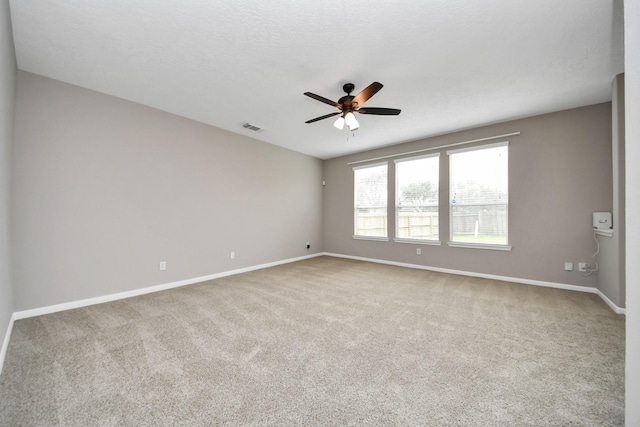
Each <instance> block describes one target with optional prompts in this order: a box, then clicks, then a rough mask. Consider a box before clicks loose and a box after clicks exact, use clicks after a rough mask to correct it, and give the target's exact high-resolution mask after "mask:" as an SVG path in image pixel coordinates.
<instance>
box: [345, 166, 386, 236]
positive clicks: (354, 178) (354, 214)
mask: <svg viewBox="0 0 640 427" xmlns="http://www.w3.org/2000/svg"><path fill="white" fill-rule="evenodd" d="M380 166H384V167H386V178H387V181H386V185H385V190H386V200H385V205H384V208H385V215H386V216H385V229H384V230H385V236H366V235H362V234H357V231H358V230H357V226H358V215H357V209H358V206H357V199H358V192H357V180H356V172H357V171H358V170H362V169H370V168H374V167H380ZM352 171H353V175H352V176H353V213H352V215H353V238H354V239H357V240H376V241H382V242H388V241H389V162H388V161H385V162H377V163H370V164H366V165H361V166H354V167H352Z"/></svg>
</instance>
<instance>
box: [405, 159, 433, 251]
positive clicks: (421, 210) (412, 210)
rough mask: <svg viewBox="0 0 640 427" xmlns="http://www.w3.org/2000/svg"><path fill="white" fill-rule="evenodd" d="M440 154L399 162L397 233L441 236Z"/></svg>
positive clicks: (416, 236) (409, 236)
mask: <svg viewBox="0 0 640 427" xmlns="http://www.w3.org/2000/svg"><path fill="white" fill-rule="evenodd" d="M439 162H440V158H439V156H430V157H425V158H418V159H413V160H401V161H397V162H396V237H397V238H401V239H417V240H438V238H439V235H438V182H439Z"/></svg>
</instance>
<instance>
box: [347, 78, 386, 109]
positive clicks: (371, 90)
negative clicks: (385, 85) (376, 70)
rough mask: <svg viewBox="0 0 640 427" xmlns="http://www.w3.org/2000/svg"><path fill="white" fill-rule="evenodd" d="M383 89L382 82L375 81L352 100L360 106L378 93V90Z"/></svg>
mask: <svg viewBox="0 0 640 427" xmlns="http://www.w3.org/2000/svg"><path fill="white" fill-rule="evenodd" d="M380 89H382V83H378V82H373V83H371V84H370V85H369V86H367V87H365V88H364V89H362V92H360V93H359V94H357V95H356V97H355V98H353V100H352V101H351V102H352V103H353V104H356V105H358V106H360V105H362V104H364V103H365V102H367V100H368V99H369V98H371V97H372V96H373V95H375V94H376V93H378V91H379V90H380Z"/></svg>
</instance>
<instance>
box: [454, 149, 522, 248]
mask: <svg viewBox="0 0 640 427" xmlns="http://www.w3.org/2000/svg"><path fill="white" fill-rule="evenodd" d="M498 147H507V148H508V147H509V141H502V142H495V143H491V144H482V145H474V146H472V147H464V148H457V149H453V150H447V151H446V154H447V156H449V177H448V184H449V194H448V203H447V207H448V209H449V240H448V242H447V245H448V246H450V247H456V248H469V249H489V250H498V251H510V250H511V249H512V246H511V245H510V241H509V238H510V233H509V199H510V197H509V157H510V154H509V152H510V151H511V150H509V149H507V177H506V179H507V204H506V210H507V212H506V238H507V239H506V240H507V243H472V242H458V241H454V240H453V233H454V230H453V208H452V203H451V197H452V195H451V190H452V187H453V185H452V182H453V180H452V168H451V156H452V155H455V154H461V153H465V152H471V151H481V150H486V149H491V148H498Z"/></svg>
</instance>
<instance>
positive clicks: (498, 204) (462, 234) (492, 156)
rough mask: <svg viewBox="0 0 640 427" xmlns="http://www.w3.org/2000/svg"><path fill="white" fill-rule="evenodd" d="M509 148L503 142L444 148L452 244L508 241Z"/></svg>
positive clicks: (469, 244)
mask: <svg viewBox="0 0 640 427" xmlns="http://www.w3.org/2000/svg"><path fill="white" fill-rule="evenodd" d="M508 148H509V147H508V142H503V143H498V144H491V145H484V146H481V147H473V148H463V149H460V150H451V151H447V154H448V155H449V191H450V194H449V206H450V210H449V215H450V232H451V236H450V237H451V242H452V243H450V244H451V246H456V244H455V243H456V242H457V243H462V245H459V246H473V245H480V246H482V245H503V246H504V247H506V245H507V244H508V234H507V217H508V207H509V196H508V166H509V160H508V157H509V155H508V154H509V152H508ZM506 248H507V249H509V247H506Z"/></svg>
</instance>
